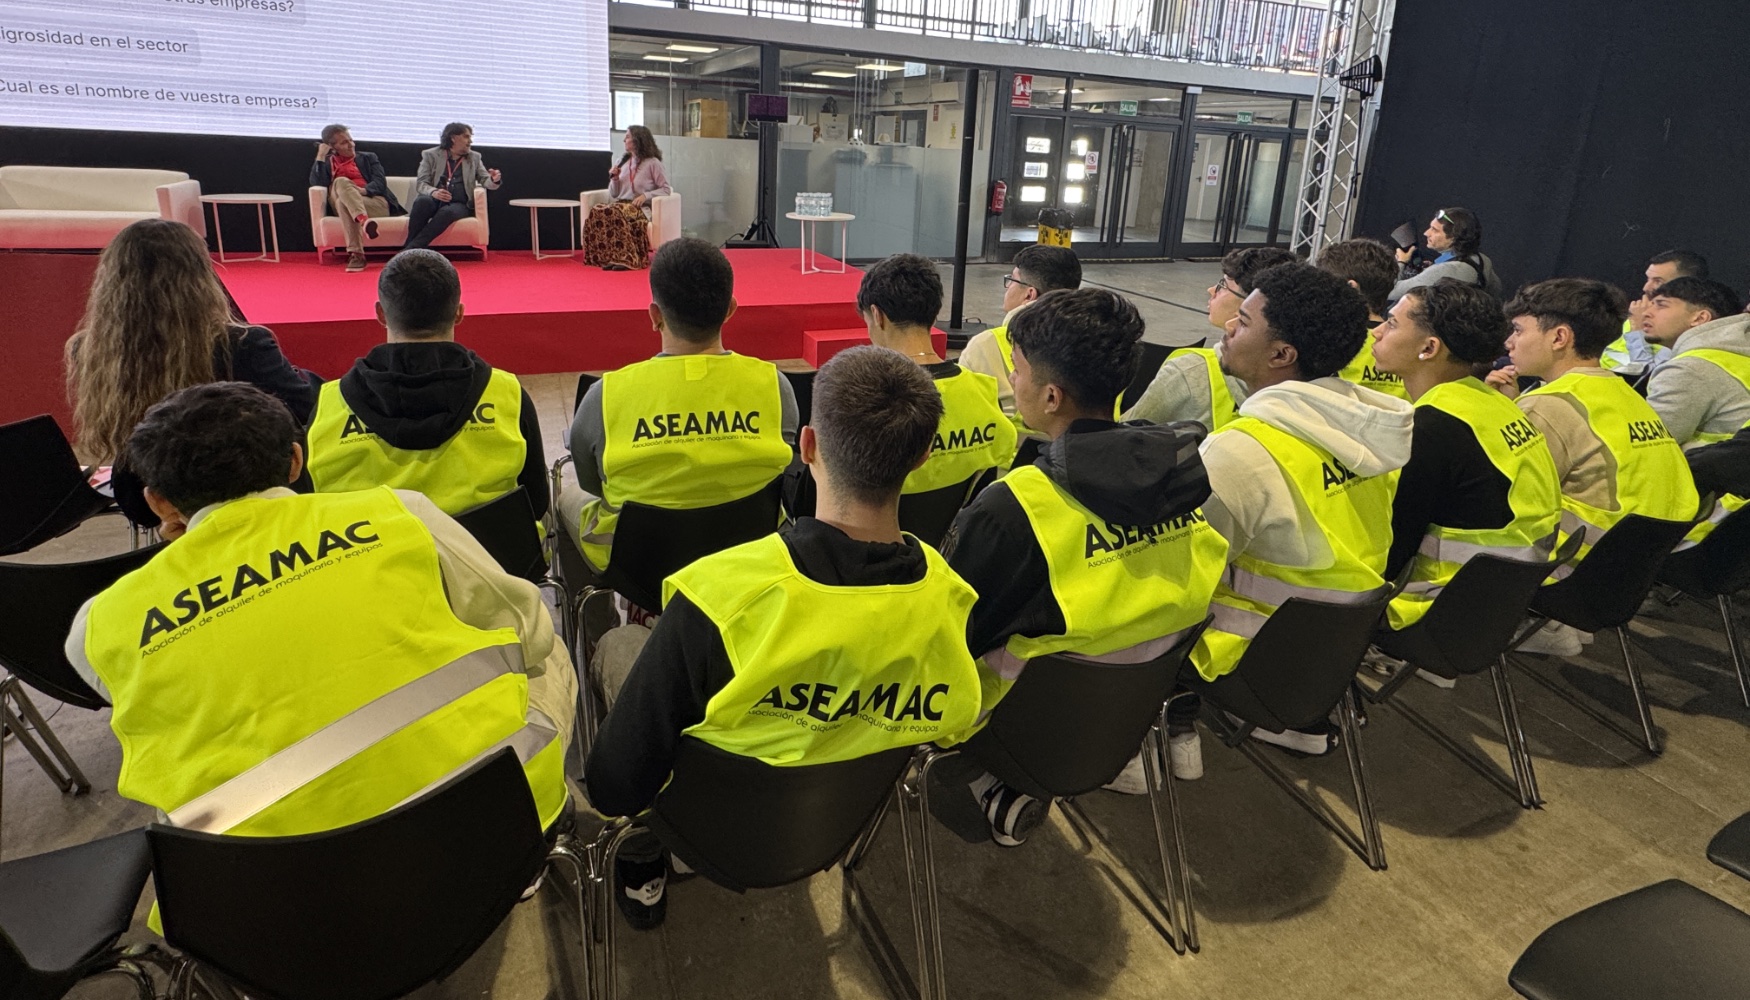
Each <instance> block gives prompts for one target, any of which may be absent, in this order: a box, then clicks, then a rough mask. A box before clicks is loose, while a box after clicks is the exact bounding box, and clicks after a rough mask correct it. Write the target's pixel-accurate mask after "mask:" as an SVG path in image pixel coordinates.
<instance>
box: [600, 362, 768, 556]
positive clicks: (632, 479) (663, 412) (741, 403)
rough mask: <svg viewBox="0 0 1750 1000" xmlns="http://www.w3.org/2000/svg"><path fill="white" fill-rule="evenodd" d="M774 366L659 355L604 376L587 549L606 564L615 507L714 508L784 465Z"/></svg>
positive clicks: (746, 493)
mask: <svg viewBox="0 0 1750 1000" xmlns="http://www.w3.org/2000/svg"><path fill="white" fill-rule="evenodd" d="M781 377H782V376H780V375H779V374H778V369H777V366H775V365H773V364H772V363H771V362H770V361H761V360H760V359H759V358H750V357H747V356H745V355H741V354H686V355H679V356H675V357H655V358H651V359H650V360H648V361H640V362H638V363H637V364H633V365H627V366H626V367H624V368H622V369H620V370H619V371H614V372H609V373H608V374H606V375H604V376H602V428H603V431H604V433H605V435H606V437H605V441H604V446H603V449H602V493H603V496H602V497H601V498H600V499H599V500H595V501H592V502H591V503H589V504H588V505H587V506H585V507H584V509H583V518H582V522H583V523H582V527H581V532H580V534H581V537H582V541H583V552H584V555H585V556H587V557H588V558H589V560H590V562H592V563H594V564H595V565H596V566H597V567H603V566H606V565H607V564H608V556H609V554H610V551H611V549H612V547H613V544H614V527H615V525H617V524H618V523H619V520H620V508H621V507H623V506H624V505H625V504H626V502H627V501H629V500H636V501H637V502H639V503H641V504H646V505H648V506H652V507H665V508H668V509H670V510H691V509H694V508H698V507H715V506H717V505H718V504H724V503H728V502H730V501H731V500H740V499H741V498H742V497H745V496H749V495H751V494H754V493H757V492H759V491H760V490H761V489H763V488H764V487H765V486H766V484H768V483H770V482H771V481H772V480H773V479H776V478H777V477H778V476H779V475H781V474H782V473H783V471H784V469H785V468H786V467H787V466H788V465H789V464H790V458H791V451H790V446H789V445H788V444H785V443H784V405H783V397H782V396H781V395H780V393H779V390H778V379H779V378H781Z"/></svg>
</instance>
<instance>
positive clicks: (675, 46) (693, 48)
mask: <svg viewBox="0 0 1750 1000" xmlns="http://www.w3.org/2000/svg"><path fill="white" fill-rule="evenodd" d="M664 47H665V48H667V49H668V50H669V51H670V52H697V53H699V54H700V55H702V56H708V55H710V54H711V53H713V52H716V51H717V46H715V45H682V44H681V43H679V42H672V43H670V44H669V45H667V46H664Z"/></svg>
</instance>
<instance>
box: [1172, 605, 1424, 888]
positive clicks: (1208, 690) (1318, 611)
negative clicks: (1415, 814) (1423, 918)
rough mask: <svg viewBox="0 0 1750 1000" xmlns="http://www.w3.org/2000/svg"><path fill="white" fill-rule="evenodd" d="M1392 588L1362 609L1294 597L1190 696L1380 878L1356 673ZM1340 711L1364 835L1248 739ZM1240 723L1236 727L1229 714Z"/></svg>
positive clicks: (1228, 739) (1230, 741) (1381, 853)
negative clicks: (1226, 667)
mask: <svg viewBox="0 0 1750 1000" xmlns="http://www.w3.org/2000/svg"><path fill="white" fill-rule="evenodd" d="M1389 590H1390V588H1384V587H1382V588H1381V593H1380V594H1379V596H1377V597H1375V598H1373V599H1371V600H1367V601H1363V602H1360V603H1357V604H1327V603H1324V602H1321V601H1309V600H1306V599H1305V598H1300V597H1292V598H1289V600H1288V602H1287V603H1285V604H1283V605H1282V606H1281V607H1279V608H1277V609H1276V611H1275V613H1274V614H1272V615H1270V617H1269V618H1268V619H1266V620H1265V622H1264V626H1263V627H1262V628H1260V629H1259V630H1258V634H1257V636H1256V637H1255V638H1253V639H1252V642H1251V645H1249V646H1248V647H1247V648H1246V651H1245V653H1244V654H1243V655H1242V656H1241V657H1240V662H1239V663H1238V664H1237V665H1236V666H1235V667H1234V669H1233V670H1232V671H1230V672H1228V673H1226V674H1223V675H1221V676H1220V677H1218V678H1216V679H1215V680H1214V681H1205V680H1203V679H1202V678H1201V677H1199V678H1197V679H1196V680H1194V681H1193V682H1192V684H1191V685H1190V687H1191V689H1192V690H1193V691H1195V692H1197V693H1198V694H1200V695H1202V696H1203V700H1204V718H1205V720H1206V721H1208V722H1209V724H1210V726H1211V728H1213V729H1214V730H1215V731H1216V732H1217V733H1219V734H1220V735H1221V740H1222V742H1223V743H1226V744H1227V745H1228V746H1230V747H1237V748H1238V749H1239V750H1240V751H1241V752H1243V753H1244V754H1245V755H1246V756H1247V757H1248V758H1250V759H1251V761H1252V763H1254V764H1256V765H1258V768H1259V769H1260V770H1262V771H1263V772H1264V773H1265V774H1266V775H1268V776H1269V777H1270V779H1271V780H1272V781H1275V782H1276V784H1278V785H1280V786H1281V787H1282V790H1283V791H1285V792H1287V793H1288V794H1289V795H1290V796H1291V797H1292V798H1293V799H1294V801H1296V802H1298V803H1299V804H1300V805H1301V807H1302V808H1304V809H1306V811H1307V812H1309V813H1311V814H1312V815H1313V818H1315V819H1317V820H1318V821H1319V822H1320V823H1322V824H1324V825H1325V827H1326V828H1327V829H1329V830H1330V831H1331V832H1332V833H1333V834H1335V835H1336V836H1337V838H1338V839H1339V840H1341V841H1342V842H1343V843H1344V844H1345V845H1347V846H1348V848H1349V849H1350V850H1352V851H1354V852H1355V854H1356V856H1357V857H1359V858H1361V860H1363V861H1365V862H1367V865H1368V867H1370V868H1372V869H1374V870H1375V871H1379V870H1383V869H1384V868H1385V844H1384V843H1383V841H1381V839H1380V835H1379V820H1378V818H1377V817H1376V816H1375V815H1374V813H1373V799H1372V798H1371V797H1370V796H1369V795H1368V792H1367V765H1366V762H1365V761H1364V760H1363V759H1362V756H1361V726H1360V724H1359V722H1358V721H1357V718H1356V714H1355V673H1356V671H1357V670H1359V669H1360V666H1361V655H1362V654H1363V653H1365V652H1366V651H1367V645H1368V643H1369V642H1371V641H1372V639H1373V631H1374V629H1375V627H1377V626H1378V624H1379V621H1380V616H1381V615H1383V614H1384V613H1385V607H1386V603H1387V600H1388V599H1389V597H1390V594H1389ZM1333 710H1335V711H1336V712H1337V716H1338V722H1339V727H1340V730H1341V735H1340V737H1339V740H1338V742H1340V743H1341V744H1342V746H1343V750H1344V753H1345V754H1346V755H1347V757H1348V759H1349V780H1350V782H1351V783H1352V784H1353V785H1354V786H1355V810H1356V813H1357V815H1358V817H1359V819H1360V822H1361V832H1360V833H1359V834H1357V833H1355V832H1354V831H1352V830H1350V829H1349V828H1348V827H1347V826H1346V825H1344V824H1343V823H1342V822H1341V821H1339V820H1338V819H1337V818H1336V817H1334V816H1332V815H1331V814H1330V811H1329V810H1328V809H1327V808H1326V807H1325V804H1324V803H1323V802H1321V801H1320V800H1319V799H1317V798H1314V797H1313V796H1312V795H1311V794H1310V793H1308V792H1307V791H1306V790H1304V789H1302V788H1301V787H1300V786H1299V785H1297V784H1295V782H1294V780H1293V779H1292V778H1290V777H1289V776H1288V774H1287V773H1286V772H1284V771H1283V770H1282V768H1281V767H1280V766H1279V765H1278V764H1277V763H1276V762H1275V761H1274V760H1272V759H1270V758H1269V757H1266V756H1265V755H1264V751H1262V750H1260V749H1259V748H1258V747H1256V746H1255V745H1253V743H1252V741H1251V740H1249V739H1248V737H1249V736H1250V735H1251V734H1252V731H1253V730H1254V729H1262V730H1265V731H1267V732H1272V733H1280V732H1282V731H1284V730H1287V729H1306V728H1307V727H1309V726H1314V725H1322V724H1324V723H1325V722H1326V720H1327V719H1329V718H1330V715H1331V712H1332V711H1333ZM1224 712H1225V713H1228V714H1230V715H1232V716H1234V717H1236V718H1238V719H1239V720H1240V722H1239V723H1238V724H1237V725H1236V724H1235V723H1233V722H1232V721H1230V720H1229V719H1227V718H1226V717H1224V715H1223V713H1224Z"/></svg>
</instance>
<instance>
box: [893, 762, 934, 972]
mask: <svg viewBox="0 0 1750 1000" xmlns="http://www.w3.org/2000/svg"><path fill="white" fill-rule="evenodd" d="M908 780H909V775H901V776H900V779H899V787H897V788H895V789H894V798H895V800H896V804H897V805H898V807H899V837H900V844H901V845H902V847H903V849H904V852H905V893H906V901H907V902H908V903H910V904H911V926H912V937H913V939H914V940H913V944H914V945H915V947H916V948H917V953H918V975H917V983H918V1000H934V998H935V996H936V994H935V991H934V988H933V985H932V982H933V981H932V980H931V978H930V932H931V927H932V925H931V924H930V916H929V911H928V908H927V907H926V906H925V905H924V899H923V892H922V891H921V889H920V887H919V882H920V881H921V878H920V874H919V872H918V866H919V861H918V858H917V852H916V851H915V850H914V849H913V848H912V840H911V837H912V821H911V808H910V806H908V805H907V803H908V802H909V801H910V799H911V791H910V789H909V788H908V787H907V782H908ZM914 804H915V803H914ZM924 822H925V823H928V822H929V815H928V814H927V813H926V814H925V815H924Z"/></svg>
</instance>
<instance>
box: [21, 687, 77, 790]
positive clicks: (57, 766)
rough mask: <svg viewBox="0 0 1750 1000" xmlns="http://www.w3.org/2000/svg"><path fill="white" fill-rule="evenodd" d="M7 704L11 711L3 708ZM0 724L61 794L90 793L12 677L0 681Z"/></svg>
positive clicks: (52, 733)
mask: <svg viewBox="0 0 1750 1000" xmlns="http://www.w3.org/2000/svg"><path fill="white" fill-rule="evenodd" d="M8 701H10V702H11V703H12V707H8V706H7V702H8ZM14 709H16V712H15V711H14ZM0 720H3V721H4V723H5V725H6V727H7V728H9V729H11V730H12V732H13V735H15V736H17V737H18V744H19V745H20V746H22V747H24V749H25V750H27V751H29V752H30V755H31V756H32V757H35V758H36V762H37V764H38V765H40V766H41V767H42V769H43V772H44V773H45V774H47V775H48V776H49V779H50V780H51V781H53V782H54V783H55V784H56V785H58V786H59V787H60V789H61V792H62V794H66V795H82V794H84V793H85V792H89V791H91V782H90V781H88V780H86V778H85V772H83V771H81V770H80V769H79V764H78V762H76V761H75V760H73V756H72V755H71V754H69V753H68V752H67V748H66V747H64V746H62V745H61V741H60V740H59V739H58V738H57V737H56V736H55V731H54V730H52V729H50V728H49V724H48V721H47V720H46V719H44V718H43V716H42V713H41V712H39V711H37V708H36V705H35V704H34V703H33V702H32V701H31V700H30V696H29V695H27V694H25V693H24V685H22V684H20V683H19V681H18V678H16V677H8V678H6V679H5V680H4V681H0ZM26 725H28V726H29V728H28V729H26V728H25V727H26ZM33 734H34V735H33ZM39 740H40V741H41V742H40V743H39V742H38V741H39ZM45 746H46V748H47V749H46V750H45V749H44V748H45Z"/></svg>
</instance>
